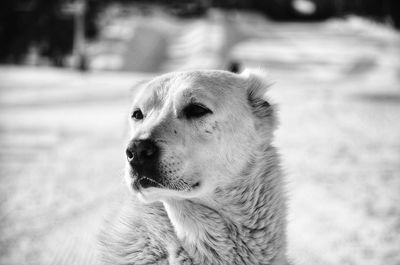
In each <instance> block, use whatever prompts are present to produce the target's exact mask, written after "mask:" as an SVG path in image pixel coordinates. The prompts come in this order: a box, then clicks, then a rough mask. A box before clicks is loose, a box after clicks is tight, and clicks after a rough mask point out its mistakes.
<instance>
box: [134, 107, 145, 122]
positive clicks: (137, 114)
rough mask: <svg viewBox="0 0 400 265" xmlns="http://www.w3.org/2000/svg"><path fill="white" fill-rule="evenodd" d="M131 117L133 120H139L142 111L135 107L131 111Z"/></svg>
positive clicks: (141, 116) (141, 117)
mask: <svg viewBox="0 0 400 265" xmlns="http://www.w3.org/2000/svg"><path fill="white" fill-rule="evenodd" d="M131 117H132V118H134V119H135V120H141V119H143V113H142V111H141V110H140V109H137V110H135V111H134V112H133V113H132V116H131Z"/></svg>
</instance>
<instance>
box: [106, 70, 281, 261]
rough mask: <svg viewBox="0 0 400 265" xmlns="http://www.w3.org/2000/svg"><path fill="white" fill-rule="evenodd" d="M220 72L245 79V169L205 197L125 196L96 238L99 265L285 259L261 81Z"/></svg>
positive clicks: (271, 122)
mask: <svg viewBox="0 0 400 265" xmlns="http://www.w3.org/2000/svg"><path fill="white" fill-rule="evenodd" d="M224 75H227V76H228V77H226V76H225V78H237V79H238V80H239V81H240V80H242V81H243V80H245V81H246V82H244V83H243V82H242V83H240V84H241V85H243V84H244V86H247V87H248V88H247V89H248V93H247V95H248V99H247V102H248V105H249V107H250V108H251V109H252V112H253V114H252V115H254V119H255V120H258V122H255V129H254V130H256V131H257V132H258V133H257V139H254V141H255V142H256V143H257V144H256V145H255V148H254V150H252V151H251V155H249V156H248V157H247V158H246V163H245V167H243V169H242V170H241V173H240V174H239V176H237V177H236V178H235V179H234V180H232V181H230V182H229V183H228V182H226V183H225V185H217V186H216V187H215V189H214V190H212V192H211V193H210V194H209V197H208V198H207V199H204V198H202V199H199V198H197V197H195V196H194V197H191V198H181V197H174V196H171V197H168V196H167V197H165V198H163V199H162V200H160V201H156V202H151V203H143V202H141V201H139V200H138V199H137V198H136V197H135V196H132V200H130V201H129V202H127V203H126V204H125V205H124V207H123V208H122V209H121V210H120V213H119V214H117V215H116V217H115V219H114V220H110V221H109V224H108V225H107V226H106V227H105V229H104V232H103V233H102V235H101V242H102V246H103V247H102V252H103V256H104V261H105V263H106V264H135V265H137V264H170V265H172V264H174V265H183V264H188V265H189V264H199V265H200V264H210V265H211V264H213V265H239V264H264V265H285V264H288V263H287V259H286V199H285V192H284V188H283V176H282V174H281V170H280V163H279V157H278V155H277V151H276V149H275V148H274V147H273V146H272V145H271V140H272V134H273V130H274V128H275V123H276V122H275V118H274V115H275V113H274V109H273V106H272V105H271V104H269V102H267V101H266V100H265V99H263V96H264V93H265V91H266V89H267V87H268V85H266V84H265V83H264V82H263V81H262V79H261V78H259V77H257V75H254V74H247V75H246V74H245V75H243V74H242V75H241V76H240V77H237V76H238V75H236V76H233V75H232V76H231V75H230V74H224ZM239 81H237V82H239ZM227 111H229V110H227Z"/></svg>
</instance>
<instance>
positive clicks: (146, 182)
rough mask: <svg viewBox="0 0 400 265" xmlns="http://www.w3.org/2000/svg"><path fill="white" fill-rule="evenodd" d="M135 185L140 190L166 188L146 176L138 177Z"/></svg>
mask: <svg viewBox="0 0 400 265" xmlns="http://www.w3.org/2000/svg"><path fill="white" fill-rule="evenodd" d="M137 185H139V186H140V187H141V188H144V189H146V188H150V187H154V188H166V187H165V186H164V185H163V184H161V183H160V182H158V181H156V180H154V179H152V178H149V177H146V176H142V177H139V179H138V180H137Z"/></svg>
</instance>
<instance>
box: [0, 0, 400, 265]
mask: <svg viewBox="0 0 400 265" xmlns="http://www.w3.org/2000/svg"><path fill="white" fill-rule="evenodd" d="M399 3H400V2H399V1H396V0H385V1H383V0H381V1H379V0H352V1H345V0H251V1H245V0H215V1H213V0H198V1H161V0H160V1H133V0H131V1H128V0H125V1H123V0H120V1H116V0H86V1H85V0H76V1H68V0H2V1H1V2H0V264H5V265H6V264H7V265H14V264H45V265H47V264H55V265H83V264H98V263H99V262H98V253H97V251H96V246H97V241H96V235H97V234H98V231H99V228H100V226H101V224H102V222H103V219H104V218H106V217H107V216H108V215H109V214H110V209H113V208H116V207H118V205H119V203H120V202H122V201H123V200H124V198H126V196H129V194H128V191H127V189H126V187H125V186H124V182H123V178H122V175H123V164H124V161H125V157H124V145H125V140H126V138H127V125H126V121H127V114H128V111H129V103H130V100H131V97H132V91H131V88H132V87H134V85H135V83H137V82H140V81H141V80H143V79H148V78H151V77H152V76H155V75H158V74H160V73H164V72H169V71H176V70H187V69H198V68H202V69H226V70H231V71H240V70H241V69H243V68H246V67H250V68H253V67H260V68H264V69H267V70H268V71H269V74H270V78H271V79H272V80H273V81H274V82H275V85H274V87H273V88H272V89H271V92H270V97H271V98H272V100H273V102H275V103H278V104H279V116H280V120H281V125H280V127H279V129H278V131H277V133H276V141H275V145H277V146H278V147H279V148H280V150H281V153H282V160H283V162H282V165H283V168H284V170H285V172H286V175H287V189H288V195H289V197H290V201H289V215H288V220H289V227H288V237H289V240H288V241H289V253H290V255H291V256H292V257H293V259H294V260H295V261H296V262H297V263H296V264H307V265H309V264H324V265H334V264H335V265H336V264H341V265H382V264H385V265H399V264H400V33H399V27H400V20H399V18H400V7H399Z"/></svg>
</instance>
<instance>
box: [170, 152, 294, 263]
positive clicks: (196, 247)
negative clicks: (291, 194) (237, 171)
mask: <svg viewBox="0 0 400 265" xmlns="http://www.w3.org/2000/svg"><path fill="white" fill-rule="evenodd" d="M252 165H257V167H253V166H252ZM260 165H261V166H260ZM246 171H247V172H246V173H244V174H243V178H242V179H241V182H240V183H239V184H238V183H236V184H235V185H231V186H230V187H229V188H228V189H226V188H224V190H222V189H218V188H217V189H216V191H215V192H214V194H213V196H211V199H210V203H207V202H206V203H203V202H197V201H195V200H168V201H165V202H164V206H165V208H166V211H167V213H168V216H169V218H170V220H171V223H172V224H173V226H174V228H175V231H176V233H177V237H178V239H179V241H180V242H181V244H182V247H183V248H184V249H185V250H186V251H187V252H188V254H189V256H191V257H192V258H193V263H195V264H196V263H198V264H230V265H232V264H266V265H267V264H268V265H278V264H279V265H281V264H286V261H285V251H286V242H285V237H286V235H285V230H286V223H285V217H286V216H285V214H286V209H285V208H286V205H285V199H284V192H283V190H282V176H281V173H280V169H279V161H278V158H277V154H276V151H275V149H274V148H273V147H268V148H267V149H266V150H264V151H263V152H262V155H258V156H255V158H254V160H253V163H251V164H249V168H248V170H246Z"/></svg>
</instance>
